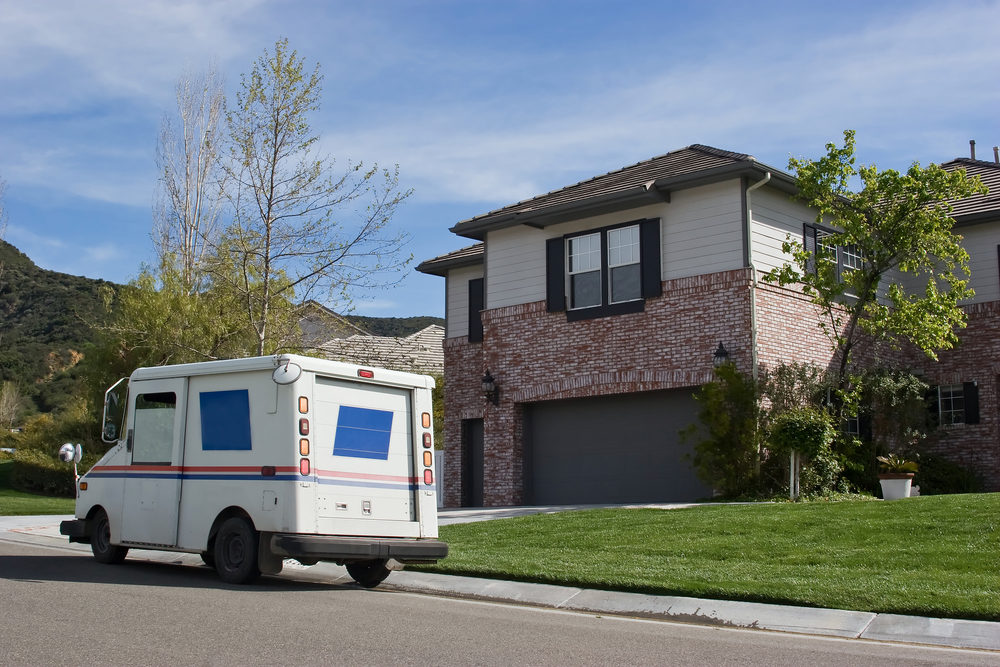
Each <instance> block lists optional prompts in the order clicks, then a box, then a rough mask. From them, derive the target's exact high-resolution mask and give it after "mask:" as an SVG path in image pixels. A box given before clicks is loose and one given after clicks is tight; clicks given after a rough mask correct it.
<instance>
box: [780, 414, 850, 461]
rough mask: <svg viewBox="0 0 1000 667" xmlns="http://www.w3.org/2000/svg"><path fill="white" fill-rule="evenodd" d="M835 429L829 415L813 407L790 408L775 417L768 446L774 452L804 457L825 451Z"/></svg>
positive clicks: (828, 447) (814, 455) (810, 456)
mask: <svg viewBox="0 0 1000 667" xmlns="http://www.w3.org/2000/svg"><path fill="white" fill-rule="evenodd" d="M834 435H835V432H834V430H833V426H832V425H831V424H830V418H829V417H828V416H827V414H826V413H825V412H821V411H819V410H817V409H816V408H810V407H802V408H792V409H791V410H788V411H787V412H782V413H781V414H780V415H778V416H777V417H775V419H774V422H773V423H772V425H771V437H770V449H771V450H772V451H773V452H775V453H778V454H788V453H790V452H798V453H799V454H802V455H803V456H805V457H806V458H810V459H812V458H815V457H817V456H819V455H820V454H821V453H823V452H827V453H829V451H830V443H831V442H833V437H834Z"/></svg>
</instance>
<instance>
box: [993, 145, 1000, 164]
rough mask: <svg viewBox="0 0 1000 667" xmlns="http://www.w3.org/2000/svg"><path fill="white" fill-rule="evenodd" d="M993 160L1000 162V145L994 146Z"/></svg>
mask: <svg viewBox="0 0 1000 667" xmlns="http://www.w3.org/2000/svg"><path fill="white" fill-rule="evenodd" d="M993 161H994V162H996V163H997V164H1000V146H994V147H993Z"/></svg>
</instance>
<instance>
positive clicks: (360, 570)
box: [347, 559, 389, 588]
mask: <svg viewBox="0 0 1000 667" xmlns="http://www.w3.org/2000/svg"><path fill="white" fill-rule="evenodd" d="M387 563H388V561H386V560H384V559H383V560H362V561H356V562H353V563H348V564H347V573H348V574H349V575H351V577H352V578H353V579H354V581H356V582H358V585H359V586H364V587H365V588H375V587H376V586H378V585H379V584H381V583H382V582H383V581H385V578H386V577H388V576H389V568H388V567H386V564H387Z"/></svg>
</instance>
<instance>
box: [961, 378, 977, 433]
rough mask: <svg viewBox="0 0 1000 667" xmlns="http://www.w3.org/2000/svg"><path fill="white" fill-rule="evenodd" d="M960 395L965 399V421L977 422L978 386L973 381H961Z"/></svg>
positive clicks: (967, 422) (968, 422) (969, 422)
mask: <svg viewBox="0 0 1000 667" xmlns="http://www.w3.org/2000/svg"><path fill="white" fill-rule="evenodd" d="M962 397H963V398H964V399H965V423H966V424H978V423H979V387H978V386H977V385H976V383H975V382H963V383H962Z"/></svg>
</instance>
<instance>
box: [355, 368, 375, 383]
mask: <svg viewBox="0 0 1000 667" xmlns="http://www.w3.org/2000/svg"><path fill="white" fill-rule="evenodd" d="M358 377H359V378H365V379H367V380H371V379H372V378H373V377H375V371H369V370H366V369H364V368H359V369H358Z"/></svg>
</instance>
